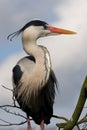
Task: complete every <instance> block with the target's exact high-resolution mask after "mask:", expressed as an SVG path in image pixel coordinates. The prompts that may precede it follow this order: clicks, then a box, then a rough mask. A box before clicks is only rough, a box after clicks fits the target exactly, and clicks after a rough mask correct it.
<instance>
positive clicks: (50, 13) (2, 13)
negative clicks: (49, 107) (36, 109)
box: [0, 0, 87, 125]
mask: <svg viewBox="0 0 87 130" xmlns="http://www.w3.org/2000/svg"><path fill="white" fill-rule="evenodd" d="M32 19H41V20H44V21H46V22H47V23H49V24H51V25H52V26H55V27H61V28H65V29H70V30H73V31H76V32H77V34H76V35H58V36H51V37H46V38H41V39H39V40H38V44H41V45H43V46H46V47H47V48H48V50H49V52H50V55H51V61H52V68H53V70H54V72H55V74H56V77H57V79H58V84H59V92H57V94H56V95H57V96H56V99H55V104H54V114H56V115H62V116H66V117H68V118H70V117H71V115H72V113H73V110H74V108H75V105H76V102H77V100H78V97H79V94H80V90H81V86H82V84H83V81H84V79H85V77H86V75H87V58H86V55H87V36H86V33H87V26H86V24H87V0H73V1H72V0H44V1H42V0H36V1H34V0H29V1H28V0H19V1H18V0H15V1H12V0H0V84H1V85H2V84H3V85H5V86H7V87H9V88H12V81H11V76H12V68H13V66H14V65H15V64H16V63H17V61H18V60H19V59H20V58H22V57H24V56H25V55H26V53H25V52H24V51H23V49H22V44H21V36H19V37H17V38H14V40H13V41H12V42H10V41H9V40H7V36H8V35H9V34H10V33H13V32H15V31H17V30H19V29H20V28H21V27H22V26H24V25H25V24H26V23H27V22H29V21H30V20H32ZM1 85H0V105H1V104H5V103H10V102H11V101H12V100H11V96H12V95H11V93H10V92H9V91H7V90H5V89H3V88H2V87H1ZM85 105H86V104H85ZM84 114H85V110H84V111H83V115H84ZM0 116H1V117H0V118H2V113H1V115H0ZM8 119H9V117H8ZM51 122H52V124H53V125H55V122H57V120H54V119H52V121H51Z"/></svg>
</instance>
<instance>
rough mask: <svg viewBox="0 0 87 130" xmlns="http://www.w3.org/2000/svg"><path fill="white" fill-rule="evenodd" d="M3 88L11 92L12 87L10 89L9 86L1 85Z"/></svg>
mask: <svg viewBox="0 0 87 130" xmlns="http://www.w3.org/2000/svg"><path fill="white" fill-rule="evenodd" d="M1 86H2V87H3V88H5V89H7V90H9V91H11V92H13V89H10V88H7V87H5V86H4V85H1Z"/></svg>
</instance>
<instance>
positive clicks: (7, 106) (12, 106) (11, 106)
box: [0, 105, 21, 110]
mask: <svg viewBox="0 0 87 130" xmlns="http://www.w3.org/2000/svg"><path fill="white" fill-rule="evenodd" d="M3 107H12V108H18V109H20V110H21V108H20V107H19V106H12V105H2V106H0V108H3Z"/></svg>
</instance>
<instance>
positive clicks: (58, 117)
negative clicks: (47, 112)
mask: <svg viewBox="0 0 87 130" xmlns="http://www.w3.org/2000/svg"><path fill="white" fill-rule="evenodd" d="M52 117H54V118H57V119H61V120H64V121H68V119H67V118H65V117H63V116H56V115H52Z"/></svg>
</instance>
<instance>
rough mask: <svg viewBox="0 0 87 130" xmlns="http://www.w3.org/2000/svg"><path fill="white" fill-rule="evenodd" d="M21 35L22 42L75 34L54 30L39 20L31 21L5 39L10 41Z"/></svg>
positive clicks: (64, 30)
mask: <svg viewBox="0 0 87 130" xmlns="http://www.w3.org/2000/svg"><path fill="white" fill-rule="evenodd" d="M20 33H22V39H23V40H37V39H38V38H40V37H44V36H51V35H58V34H76V32H74V31H70V30H66V29H61V28H56V27H52V26H50V25H49V24H48V23H46V22H44V21H41V20H32V21H30V22H29V23H27V24H26V25H25V26H24V27H22V28H21V29H20V30H19V31H17V32H14V33H12V34H10V35H9V36H8V37H7V38H8V39H9V38H10V40H12V39H13V38H14V36H16V35H19V34H20Z"/></svg>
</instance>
